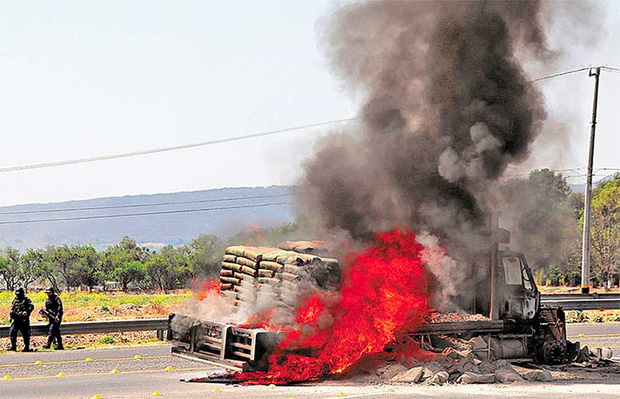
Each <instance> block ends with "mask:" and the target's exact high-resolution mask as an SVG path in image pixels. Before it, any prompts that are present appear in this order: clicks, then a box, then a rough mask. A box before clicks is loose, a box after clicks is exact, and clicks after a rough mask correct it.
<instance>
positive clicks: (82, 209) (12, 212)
mask: <svg viewBox="0 0 620 399" xmlns="http://www.w3.org/2000/svg"><path fill="white" fill-rule="evenodd" d="M290 195H294V193H285V194H273V195H254V196H247V197H229V198H213V199H206V200H194V201H169V202H152V203H147V204H127V205H110V206H90V207H82V208H61V209H39V210H30V211H8V212H0V215H31V214H35V213H58V212H78V211H95V210H105V209H126V208H144V207H150V206H164V205H179V204H200V203H206V202H226V201H239V200H251V199H259V198H278V197H286V196H290Z"/></svg>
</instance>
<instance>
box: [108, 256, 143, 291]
mask: <svg viewBox="0 0 620 399" xmlns="http://www.w3.org/2000/svg"><path fill="white" fill-rule="evenodd" d="M145 275H146V267H145V265H144V263H142V262H139V261H135V260H134V261H124V262H120V263H118V264H116V265H115V268H114V270H113V271H112V276H113V277H114V278H115V279H116V280H117V281H118V282H119V283H120V284H121V287H122V288H123V291H128V290H129V285H130V284H131V283H138V282H140V281H142V280H144V277H145Z"/></svg>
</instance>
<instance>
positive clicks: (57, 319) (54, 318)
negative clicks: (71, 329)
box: [40, 287, 64, 350]
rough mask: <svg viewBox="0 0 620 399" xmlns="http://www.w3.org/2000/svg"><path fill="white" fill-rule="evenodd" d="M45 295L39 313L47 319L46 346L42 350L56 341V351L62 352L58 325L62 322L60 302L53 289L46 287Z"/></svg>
mask: <svg viewBox="0 0 620 399" xmlns="http://www.w3.org/2000/svg"><path fill="white" fill-rule="evenodd" d="M45 293H46V294H47V300H46V301H45V308H44V309H41V311H40V313H41V314H42V315H43V316H45V317H47V319H48V321H49V322H48V324H47V345H43V348H45V349H49V348H50V347H51V346H52V343H53V342H54V339H56V349H57V350H63V349H64V347H63V346H62V338H61V337H60V323H61V322H62V314H63V309H62V301H61V300H60V297H59V296H58V295H56V293H55V292H54V288H53V287H47V288H46V289H45Z"/></svg>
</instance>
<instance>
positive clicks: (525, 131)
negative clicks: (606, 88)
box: [304, 1, 553, 255]
mask: <svg viewBox="0 0 620 399" xmlns="http://www.w3.org/2000/svg"><path fill="white" fill-rule="evenodd" d="M541 8H542V6H541V3H539V2H537V1H482V2H470V1H454V2H449V1H437V2H415V1H376V2H369V3H362V4H360V3H353V4H349V5H345V6H343V7H342V8H340V9H339V10H338V11H337V12H336V13H335V16H334V17H333V19H330V20H329V23H328V24H327V28H326V30H325V41H326V43H327V49H328V54H329V56H330V59H331V61H332V64H333V66H334V69H335V70H336V72H337V73H338V74H339V76H340V77H342V79H343V83H344V84H345V85H346V86H347V87H348V88H349V89H351V90H352V91H353V93H354V94H355V95H357V96H360V97H361V98H364V99H365V100H364V102H363V107H362V110H361V112H360V115H359V122H358V123H356V124H355V126H351V127H350V128H347V129H346V131H344V132H341V133H340V134H337V135H335V136H332V137H331V138H330V139H328V140H327V141H325V142H324V143H322V145H321V148H320V150H319V151H318V153H317V154H316V156H315V157H314V158H313V159H312V160H310V161H309V162H308V163H307V164H306V171H305V172H306V173H305V177H304V185H305V187H306V188H307V193H306V194H307V198H309V206H310V207H311V208H312V210H313V211H315V212H317V213H318V215H319V218H320V220H322V221H323V222H324V224H325V227H327V228H336V229H338V228H339V229H344V230H345V231H348V232H349V233H350V234H351V235H352V236H353V237H355V238H361V237H365V236H367V235H368V234H369V233H372V232H376V231H379V230H383V229H388V228H392V227H394V226H412V227H413V228H414V229H415V230H416V231H420V230H424V231H428V232H430V233H432V234H436V235H439V236H441V237H443V238H444V239H445V240H443V242H445V243H447V244H448V245H449V246H450V250H451V251H453V252H456V254H458V253H459V252H460V254H461V255H464V252H463V251H465V250H466V251H472V250H477V249H479V248H482V247H483V244H484V238H483V235H482V234H481V232H482V231H483V230H484V227H485V225H486V223H487V216H488V213H489V211H491V210H492V209H491V208H492V205H491V198H492V192H493V186H494V185H495V184H496V182H497V181H498V179H499V178H500V177H501V176H502V174H503V172H504V171H505V170H506V168H507V166H508V165H510V164H515V163H518V162H520V161H522V160H524V159H525V158H527V156H528V154H529V147H530V144H531V143H532V142H533V141H534V139H535V138H536V137H537V135H538V134H539V132H540V130H541V127H542V122H543V121H544V119H545V117H546V113H545V108H544V105H543V101H542V98H541V95H540V93H539V92H538V91H537V89H536V87H535V86H534V83H533V82H532V81H531V78H530V77H528V75H527V74H526V73H525V71H524V69H523V67H522V64H521V62H520V59H517V54H518V55H519V56H520V57H521V59H522V58H523V56H526V57H527V56H535V57H538V58H551V57H553V54H552V52H550V51H549V50H548V49H547V46H546V42H545V35H544V33H543V30H542V28H541V19H542V17H541V12H542V10H541ZM456 254H455V255H456Z"/></svg>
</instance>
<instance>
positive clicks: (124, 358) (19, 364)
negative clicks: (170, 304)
mask: <svg viewBox="0 0 620 399" xmlns="http://www.w3.org/2000/svg"><path fill="white" fill-rule="evenodd" d="M165 357H172V355H154V356H142V357H141V358H140V359H136V358H135V357H109V358H103V359H92V360H86V359H80V360H62V361H57V362H42V364H39V365H37V366H42V365H43V366H44V365H51V364H71V363H94V362H113V361H117V362H118V361H122V360H135V361H140V360H144V359H163V358H165ZM21 366H35V364H34V363H14V364H0V367H21Z"/></svg>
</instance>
